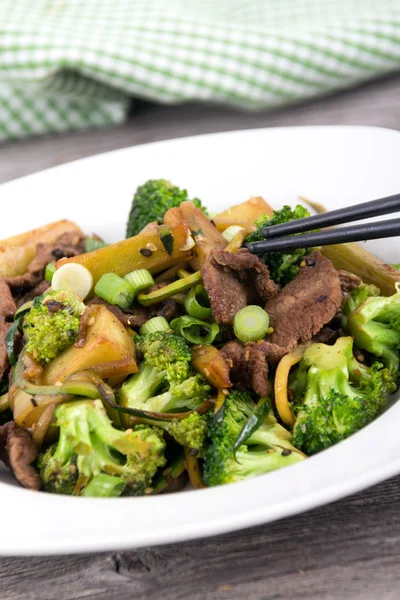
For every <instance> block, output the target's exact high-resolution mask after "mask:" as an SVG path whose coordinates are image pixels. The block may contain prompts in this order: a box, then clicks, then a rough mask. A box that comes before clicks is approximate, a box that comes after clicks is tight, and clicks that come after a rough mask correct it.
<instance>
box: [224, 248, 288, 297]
mask: <svg viewBox="0 0 400 600" xmlns="http://www.w3.org/2000/svg"><path fill="white" fill-rule="evenodd" d="M213 258H214V260H215V262H216V263H218V264H219V265H221V266H222V267H229V268H230V269H232V270H233V271H235V272H237V273H238V276H239V278H240V279H241V280H242V281H249V280H250V283H251V284H252V285H254V286H255V288H256V291H257V294H258V295H259V296H260V298H261V300H264V302H267V300H269V299H270V298H272V297H273V296H275V294H276V293H277V292H278V291H279V287H278V286H277V285H276V283H275V282H274V281H273V280H272V279H271V277H270V275H269V270H268V267H267V266H266V265H264V263H263V262H261V260H260V259H259V257H258V256H256V255H255V254H250V252H249V251H248V250H247V249H246V248H241V249H240V250H239V251H238V252H237V253H236V254H234V253H233V252H228V251H226V250H214V252H213Z"/></svg>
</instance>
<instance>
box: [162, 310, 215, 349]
mask: <svg viewBox="0 0 400 600" xmlns="http://www.w3.org/2000/svg"><path fill="white" fill-rule="evenodd" d="M171 327H172V329H173V330H174V331H175V333H178V334H179V335H181V336H182V337H184V338H185V340H187V341H188V342H191V343H192V344H212V343H213V341H214V340H215V338H216V337H217V335H218V334H219V326H218V325H217V323H207V322H206V321H200V319H195V318H194V317H189V316H188V315H184V316H183V317H178V318H177V319H174V320H173V321H171Z"/></svg>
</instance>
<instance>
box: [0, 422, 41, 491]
mask: <svg viewBox="0 0 400 600" xmlns="http://www.w3.org/2000/svg"><path fill="white" fill-rule="evenodd" d="M37 453H38V451H37V448H36V445H35V443H34V441H33V439H32V436H31V434H30V432H29V431H28V430H27V429H23V428H22V427H18V425H16V424H15V423H14V421H9V422H8V423H6V424H5V425H2V426H1V427H0V460H2V461H3V462H4V463H5V464H6V465H7V466H8V467H9V468H10V469H11V470H12V472H13V473H14V475H15V477H16V479H17V481H19V483H20V484H21V485H22V486H23V487H26V488H28V489H30V490H38V489H39V488H40V480H39V475H38V474H37V472H36V471H35V469H34V467H33V466H32V463H33V461H34V460H35V459H36V457H37Z"/></svg>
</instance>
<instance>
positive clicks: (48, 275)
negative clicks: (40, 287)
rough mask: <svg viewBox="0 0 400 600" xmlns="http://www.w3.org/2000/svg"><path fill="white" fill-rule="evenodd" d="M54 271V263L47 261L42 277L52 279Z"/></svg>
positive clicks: (47, 279)
mask: <svg viewBox="0 0 400 600" xmlns="http://www.w3.org/2000/svg"><path fill="white" fill-rule="evenodd" d="M55 272H56V263H53V262H51V263H49V264H48V265H46V268H45V270H44V278H45V280H46V281H51V280H52V279H53V275H54V273H55Z"/></svg>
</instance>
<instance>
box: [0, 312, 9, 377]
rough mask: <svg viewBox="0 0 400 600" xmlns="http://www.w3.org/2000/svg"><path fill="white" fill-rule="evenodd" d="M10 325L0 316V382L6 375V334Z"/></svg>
mask: <svg viewBox="0 0 400 600" xmlns="http://www.w3.org/2000/svg"><path fill="white" fill-rule="evenodd" d="M9 326H10V323H6V320H5V318H4V317H1V316H0V382H1V381H2V379H3V377H5V374H6V373H7V369H8V354H7V350H6V334H7V330H8V328H9Z"/></svg>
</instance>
